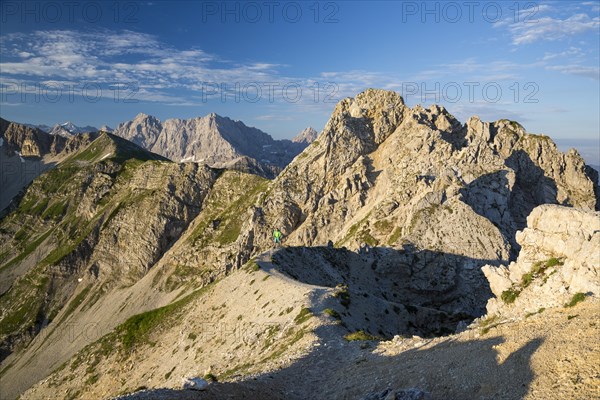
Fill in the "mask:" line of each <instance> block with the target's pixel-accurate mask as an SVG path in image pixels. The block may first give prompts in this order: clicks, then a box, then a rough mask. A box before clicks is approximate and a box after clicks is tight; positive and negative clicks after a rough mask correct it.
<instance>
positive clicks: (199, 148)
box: [114, 113, 316, 176]
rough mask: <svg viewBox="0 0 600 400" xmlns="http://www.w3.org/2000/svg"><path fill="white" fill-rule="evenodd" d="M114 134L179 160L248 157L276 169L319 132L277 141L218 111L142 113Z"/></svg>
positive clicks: (224, 161) (214, 162)
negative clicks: (182, 115) (164, 115)
mask: <svg viewBox="0 0 600 400" xmlns="http://www.w3.org/2000/svg"><path fill="white" fill-rule="evenodd" d="M114 134H115V135H117V136H121V137H123V138H125V139H128V140H130V141H132V142H133V143H135V144H137V145H139V146H140V147H142V148H145V149H147V150H150V151H152V152H153V153H156V154H160V155H162V156H164V157H167V158H169V159H170V160H173V161H177V162H198V163H205V164H208V165H210V166H213V167H223V166H226V165H229V164H231V163H232V162H236V160H239V159H241V158H248V159H249V160H250V163H252V164H256V165H257V166H260V168H265V167H269V168H270V169H273V168H275V169H277V170H281V169H282V168H284V167H285V166H286V165H287V164H289V163H290V162H291V161H292V159H293V158H294V157H296V156H297V155H298V154H300V152H302V150H304V149H305V148H306V147H307V146H308V145H309V144H310V143H311V142H312V141H313V140H314V139H315V138H316V131H315V130H314V129H312V128H307V129H306V130H304V131H303V132H301V133H300V134H299V135H298V136H297V137H296V138H295V139H294V140H293V141H292V140H275V139H273V138H272V137H271V136H270V135H268V134H267V133H265V132H263V131H261V130H260V129H257V128H253V127H249V126H246V124H244V123H243V122H242V121H234V120H232V119H230V118H227V117H222V116H220V115H217V114H215V113H212V114H209V115H207V116H204V117H199V118H191V119H177V118H174V119H167V120H165V121H164V122H162V121H160V120H159V119H158V118H156V117H153V116H151V115H147V114H143V113H141V114H138V115H137V116H136V117H135V118H134V119H133V120H131V121H127V122H124V123H121V124H119V125H118V126H117V127H116V128H115V130H114ZM269 168H268V169H269ZM271 175H273V176H274V175H276V172H275V173H274V174H271Z"/></svg>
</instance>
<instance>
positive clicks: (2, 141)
mask: <svg viewBox="0 0 600 400" xmlns="http://www.w3.org/2000/svg"><path fill="white" fill-rule="evenodd" d="M3 145H4V138H1V137H0V147H2V146H3Z"/></svg>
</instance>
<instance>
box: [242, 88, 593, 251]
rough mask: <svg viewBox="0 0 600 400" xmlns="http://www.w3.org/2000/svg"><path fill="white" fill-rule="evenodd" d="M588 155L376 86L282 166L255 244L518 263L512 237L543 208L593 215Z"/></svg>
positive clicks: (503, 123)
mask: <svg viewBox="0 0 600 400" xmlns="http://www.w3.org/2000/svg"><path fill="white" fill-rule="evenodd" d="M597 188H598V186H597V183H595V179H594V176H592V174H591V173H590V171H589V169H588V168H586V166H585V163H584V161H583V159H582V158H581V157H580V156H579V155H578V154H577V152H576V151H574V150H572V151H570V152H568V153H567V154H563V153H561V152H560V151H558V150H557V148H556V146H555V145H554V143H553V142H552V141H551V140H550V139H549V138H547V137H544V136H539V135H531V134H528V133H526V132H525V130H524V128H523V127H522V126H521V125H519V124H518V123H516V122H513V121H508V120H500V121H496V122H483V121H481V120H480V119H479V118H477V117H473V118H471V119H470V120H469V121H468V122H467V123H466V124H461V123H460V122H459V121H457V120H456V118H454V117H453V116H452V115H451V114H450V113H449V112H448V111H447V110H446V109H445V108H443V107H440V106H435V105H434V106H432V107H430V108H423V107H421V106H416V107H414V108H412V109H410V108H409V107H407V106H406V105H405V104H404V102H403V100H402V98H401V97H400V96H399V95H398V94H396V93H394V92H389V91H383V90H375V89H369V90H367V91H365V92H363V93H360V94H359V95H357V96H356V98H353V99H352V98H349V99H345V100H342V101H341V102H340V103H339V104H338V105H337V106H336V108H335V110H334V112H333V114H332V116H331V118H330V120H329V121H328V122H327V125H326V126H325V129H324V130H323V132H322V133H321V134H320V136H319V140H318V141H317V142H315V143H313V144H312V145H311V146H309V147H308V148H307V149H306V150H305V151H304V152H303V153H302V154H300V155H299V156H298V157H296V158H295V160H294V161H293V162H292V163H291V164H290V165H289V166H288V167H286V168H285V170H284V171H283V172H282V173H281V174H280V175H279V176H278V177H277V178H276V179H275V180H274V182H273V183H272V184H271V185H270V187H269V189H268V190H267V195H266V196H265V198H264V201H263V202H262V203H261V204H258V209H259V214H260V215H261V218H259V219H258V224H257V225H255V226H254V227H253V228H252V229H253V230H254V234H255V244H257V245H261V246H265V247H266V246H268V245H269V244H268V241H269V240H270V231H271V229H272V227H274V226H277V227H280V228H282V229H283V233H284V235H285V240H286V243H289V244H294V245H309V246H310V245H324V244H326V243H327V242H328V241H329V240H332V241H333V242H334V243H336V244H337V245H338V246H349V247H351V248H357V247H358V246H359V245H360V244H362V243H367V244H369V245H372V246H391V247H399V246H401V245H402V244H404V243H412V244H414V245H415V246H417V247H418V248H424V249H425V248H426V249H431V250H437V251H444V252H447V253H450V254H460V255H463V256H467V257H471V258H473V259H479V260H485V259H488V260H506V261H508V260H510V259H514V258H515V257H516V255H517V253H518V250H519V244H518V243H517V241H516V239H515V233H516V232H517V231H518V230H520V229H523V228H524V227H525V223H526V217H527V215H529V213H530V212H531V210H533V209H534V208H535V207H536V206H538V205H540V204H545V203H551V204H562V205H570V206H575V207H579V208H582V209H586V210H594V208H596V207H597V197H596V194H595V193H596V191H597Z"/></svg>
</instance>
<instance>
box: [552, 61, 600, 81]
mask: <svg viewBox="0 0 600 400" xmlns="http://www.w3.org/2000/svg"><path fill="white" fill-rule="evenodd" d="M546 69H548V70H551V71H559V72H562V73H565V74H570V75H577V76H583V77H585V78H592V79H595V80H600V68H599V67H590V66H585V65H578V64H569V65H550V66H547V67H546Z"/></svg>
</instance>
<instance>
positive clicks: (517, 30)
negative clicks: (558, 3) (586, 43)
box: [496, 13, 600, 45]
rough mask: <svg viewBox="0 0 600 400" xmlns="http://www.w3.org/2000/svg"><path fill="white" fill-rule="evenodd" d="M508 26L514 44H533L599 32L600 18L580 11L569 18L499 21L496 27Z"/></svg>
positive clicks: (547, 17)
mask: <svg viewBox="0 0 600 400" xmlns="http://www.w3.org/2000/svg"><path fill="white" fill-rule="evenodd" d="M505 26H506V27H507V28H508V31H509V33H510V35H511V36H512V43H513V44H514V45H524V44H531V43H535V42H538V41H546V40H547V41H556V40H561V39H565V38H568V37H571V36H575V35H579V34H583V33H588V32H597V31H598V29H600V18H599V17H593V18H592V17H590V16H589V15H587V14H584V13H579V14H574V15H571V16H570V17H568V18H565V19H561V18H558V17H549V16H546V17H541V18H537V17H533V18H532V19H531V20H529V21H521V20H519V21H511V22H509V20H504V21H501V22H498V23H497V24H496V27H505Z"/></svg>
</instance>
